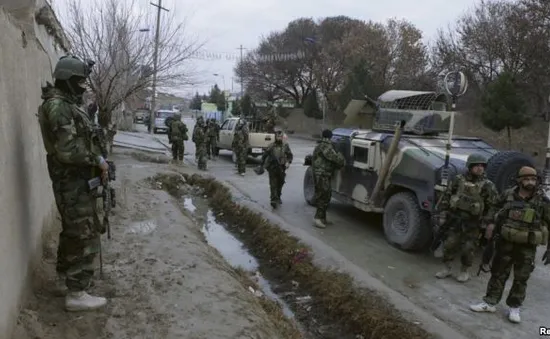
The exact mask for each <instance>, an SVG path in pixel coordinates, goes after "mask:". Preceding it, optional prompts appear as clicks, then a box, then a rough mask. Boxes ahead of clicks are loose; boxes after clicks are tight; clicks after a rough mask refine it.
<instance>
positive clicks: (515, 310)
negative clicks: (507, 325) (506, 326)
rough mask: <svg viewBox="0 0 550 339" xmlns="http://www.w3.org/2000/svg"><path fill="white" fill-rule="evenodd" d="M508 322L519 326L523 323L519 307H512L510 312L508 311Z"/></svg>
mask: <svg viewBox="0 0 550 339" xmlns="http://www.w3.org/2000/svg"><path fill="white" fill-rule="evenodd" d="M508 320H510V322H513V323H515V324H519V323H520V322H521V317H520V315H519V307H510V310H509V311H508Z"/></svg>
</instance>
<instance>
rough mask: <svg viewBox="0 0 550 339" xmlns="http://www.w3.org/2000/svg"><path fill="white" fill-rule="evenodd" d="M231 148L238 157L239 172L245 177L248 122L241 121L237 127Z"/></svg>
mask: <svg viewBox="0 0 550 339" xmlns="http://www.w3.org/2000/svg"><path fill="white" fill-rule="evenodd" d="M231 148H232V149H233V152H234V153H235V155H236V157H237V172H239V174H240V175H242V176H244V173H245V172H246V160H247V159H248V128H247V127H246V122H245V121H244V120H242V119H239V121H238V122H237V126H236V127H235V134H233V142H232V144H231Z"/></svg>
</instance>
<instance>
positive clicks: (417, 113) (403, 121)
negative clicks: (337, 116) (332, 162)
mask: <svg viewBox="0 0 550 339" xmlns="http://www.w3.org/2000/svg"><path fill="white" fill-rule="evenodd" d="M450 102H451V100H450V97H449V95H447V94H441V93H437V92H415V91H395V90H393V91H388V92H385V93H384V94H382V95H381V96H380V97H379V98H378V100H376V101H374V100H371V99H369V98H367V100H364V101H362V100H353V101H352V102H351V103H350V105H348V108H347V109H346V111H345V114H346V115H347V118H346V122H345V124H347V125H351V126H349V127H346V128H336V129H334V130H333V137H332V142H333V145H334V147H335V149H336V150H337V151H339V152H341V153H342V154H343V155H344V156H345V159H346V163H345V166H344V167H343V168H342V169H340V170H339V171H338V172H337V173H336V174H335V175H334V176H333V180H332V191H333V197H334V198H335V199H336V200H338V201H340V202H344V203H347V204H350V205H353V206H355V207H356V208H358V209H361V210H363V211H366V212H376V213H383V225H384V233H385V236H386V239H387V240H388V242H390V243H391V244H393V245H395V246H397V247H399V248H401V249H403V250H420V249H426V248H427V247H429V245H430V243H431V241H432V239H433V235H434V230H435V229H434V227H436V226H435V225H433V223H432V218H431V216H432V214H433V213H434V211H435V206H436V204H437V201H438V199H439V198H440V196H441V192H442V191H443V190H444V189H445V186H446V185H447V183H446V180H445V179H447V178H445V177H446V176H447V175H448V179H452V178H453V177H454V176H455V175H456V174H457V173H461V172H463V171H465V164H466V159H467V157H468V156H469V155H470V154H472V153H476V154H481V155H483V156H485V157H486V158H487V159H489V162H488V165H487V169H486V174H487V176H488V178H489V179H490V180H492V181H493V182H494V183H495V185H496V186H497V188H498V189H499V191H503V190H504V189H506V188H508V187H510V186H511V184H512V183H514V179H515V175H516V173H517V170H518V169H519V168H520V167H521V166H524V165H529V166H533V164H534V160H533V159H532V158H530V157H529V156H527V155H525V154H523V153H519V152H514V151H503V152H499V151H498V150H496V149H495V148H494V147H492V146H491V145H489V144H488V143H486V142H484V141H483V140H482V139H480V138H477V137H462V136H453V135H452V133H453V131H452V130H453V125H454V117H453V114H454V112H453V111H452V110H451V109H450V106H451V105H450ZM451 120H453V121H451ZM368 125H370V126H368ZM310 159H311V157H306V162H305V163H304V165H309V166H310V165H311V163H310ZM314 190H315V187H314V184H313V171H312V169H311V167H309V168H308V169H307V170H306V173H305V176H304V197H305V200H306V201H307V202H308V203H309V204H314V193H315V192H314Z"/></svg>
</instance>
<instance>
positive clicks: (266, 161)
mask: <svg viewBox="0 0 550 339" xmlns="http://www.w3.org/2000/svg"><path fill="white" fill-rule="evenodd" d="M275 133H276V134H275V135H276V140H275V141H274V142H273V143H271V144H270V145H269V146H268V147H267V149H266V150H265V152H264V154H263V155H262V164H261V167H262V168H263V167H264V166H265V167H266V169H267V172H268V173H269V190H270V201H271V206H272V207H273V208H276V207H277V204H281V203H282V201H281V191H282V189H283V185H284V184H285V177H286V169H287V167H288V166H290V164H291V163H292V159H293V155H292V151H291V150H290V146H289V145H288V143H286V142H283V140H282V131H276V132H275Z"/></svg>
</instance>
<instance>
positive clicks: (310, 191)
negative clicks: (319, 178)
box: [304, 166, 315, 206]
mask: <svg viewBox="0 0 550 339" xmlns="http://www.w3.org/2000/svg"><path fill="white" fill-rule="evenodd" d="M314 198H315V182H314V181H313V169H312V168H311V166H309V167H308V168H307V170H306V173H305V174H304V199H306V202H307V203H308V204H309V205H311V206H313V205H314Z"/></svg>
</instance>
